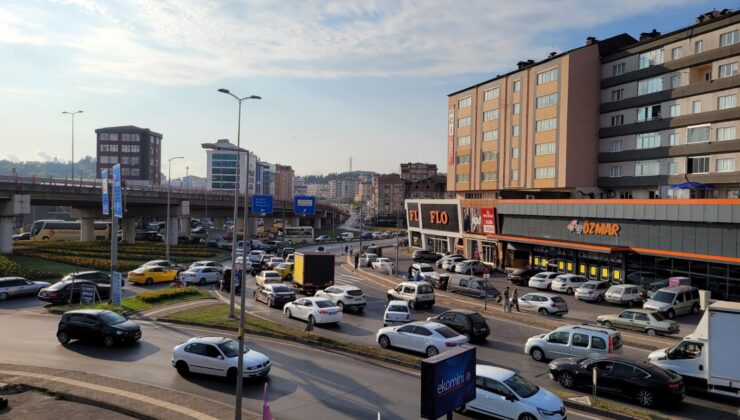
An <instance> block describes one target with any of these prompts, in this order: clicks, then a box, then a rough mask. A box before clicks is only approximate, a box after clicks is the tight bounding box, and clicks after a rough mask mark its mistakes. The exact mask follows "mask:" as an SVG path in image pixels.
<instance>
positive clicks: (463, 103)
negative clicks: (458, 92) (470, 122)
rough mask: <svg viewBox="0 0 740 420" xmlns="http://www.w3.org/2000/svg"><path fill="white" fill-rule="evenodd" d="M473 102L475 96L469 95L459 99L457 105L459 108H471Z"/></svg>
mask: <svg viewBox="0 0 740 420" xmlns="http://www.w3.org/2000/svg"><path fill="white" fill-rule="evenodd" d="M472 104H473V98H472V97H470V96H468V97H467V98H462V99H460V100H459V101H457V107H458V108H470V105H472Z"/></svg>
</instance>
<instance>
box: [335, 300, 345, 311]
mask: <svg viewBox="0 0 740 420" xmlns="http://www.w3.org/2000/svg"><path fill="white" fill-rule="evenodd" d="M337 308H339V312H344V303H342V301H341V300H340V301H339V302H337Z"/></svg>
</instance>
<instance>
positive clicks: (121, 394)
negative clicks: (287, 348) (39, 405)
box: [0, 363, 262, 420]
mask: <svg viewBox="0 0 740 420" xmlns="http://www.w3.org/2000/svg"><path fill="white" fill-rule="evenodd" d="M0 382H3V383H6V384H9V385H16V384H17V385H25V386H27V387H29V388H35V389H38V390H42V391H44V392H48V393H50V394H53V395H55V396H58V397H60V398H61V399H65V400H69V401H76V402H80V403H84V404H90V405H94V406H98V407H102V408H106V409H108V410H111V411H115V412H118V413H121V414H124V415H128V416H131V417H135V418H140V419H172V420H182V419H185V418H192V419H200V420H216V419H225V418H232V417H233V416H234V407H233V406H230V405H228V404H224V403H221V402H216V401H212V400H209V399H206V398H202V397H199V396H197V395H193V394H188V393H184V392H179V391H175V390H171V389H164V388H159V387H156V386H152V385H146V384H142V383H136V382H130V381H125V380H121V379H116V378H111V377H107V376H100V375H92V374H88V373H83V372H74V371H69V370H62V369H50V368H43V367H34V366H20V365H12V364H5V363H0ZM242 417H243V418H245V419H259V418H261V417H262V415H261V414H259V415H258V414H257V413H252V412H248V411H243V412H242Z"/></svg>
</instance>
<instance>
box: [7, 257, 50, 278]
mask: <svg viewBox="0 0 740 420" xmlns="http://www.w3.org/2000/svg"><path fill="white" fill-rule="evenodd" d="M10 276H20V277H25V278H27V279H31V280H41V279H48V278H52V277H54V276H55V275H54V273H47V272H44V271H38V270H33V269H30V268H26V267H23V266H21V265H19V264H17V263H15V262H13V261H11V260H9V259H8V258H6V257H4V256H2V255H0V277H10Z"/></svg>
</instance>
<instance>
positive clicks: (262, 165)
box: [255, 161, 277, 196]
mask: <svg viewBox="0 0 740 420" xmlns="http://www.w3.org/2000/svg"><path fill="white" fill-rule="evenodd" d="M276 176H277V165H275V164H274V163H270V162H264V161H260V162H257V182H256V187H255V188H256V191H257V194H265V195H272V196H274V195H275V177H276Z"/></svg>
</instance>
